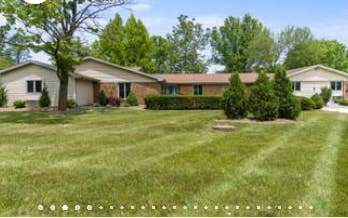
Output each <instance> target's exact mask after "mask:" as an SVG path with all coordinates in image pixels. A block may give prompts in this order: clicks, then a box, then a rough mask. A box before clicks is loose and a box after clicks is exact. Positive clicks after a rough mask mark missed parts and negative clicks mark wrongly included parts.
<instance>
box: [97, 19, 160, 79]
mask: <svg viewBox="0 0 348 218" xmlns="http://www.w3.org/2000/svg"><path fill="white" fill-rule="evenodd" d="M152 52H153V41H152V40H151V38H150V36H149V34H148V31H147V29H146V27H145V26H144V24H143V23H142V21H141V20H137V19H136V18H135V17H134V16H133V15H131V16H130V18H129V19H128V20H127V22H126V24H125V25H124V24H123V20H122V18H121V16H120V15H119V14H116V16H115V18H114V19H113V20H111V21H110V22H109V23H108V24H107V26H106V27H105V29H104V31H103V32H102V34H101V35H100V37H99V39H98V40H97V41H96V42H94V44H93V46H92V52H91V53H92V55H93V56H96V57H99V58H102V59H104V60H107V61H110V62H113V63H115V64H119V65H122V66H127V67H134V66H139V67H141V68H142V69H143V70H144V71H145V72H153V71H154V67H153V65H152V62H151V58H152Z"/></svg>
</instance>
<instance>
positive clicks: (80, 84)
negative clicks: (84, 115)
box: [76, 80, 94, 106]
mask: <svg viewBox="0 0 348 218" xmlns="http://www.w3.org/2000/svg"><path fill="white" fill-rule="evenodd" d="M76 102H77V104H78V105H79V106H85V105H92V104H93V103H94V102H93V82H90V81H84V80H77V81H76Z"/></svg>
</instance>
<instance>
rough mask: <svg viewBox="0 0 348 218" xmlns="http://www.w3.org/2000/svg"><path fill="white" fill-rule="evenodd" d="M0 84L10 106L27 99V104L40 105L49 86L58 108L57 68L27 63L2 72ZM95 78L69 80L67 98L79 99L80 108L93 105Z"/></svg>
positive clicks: (76, 77)
mask: <svg viewBox="0 0 348 218" xmlns="http://www.w3.org/2000/svg"><path fill="white" fill-rule="evenodd" d="M0 82H1V83H2V84H3V85H4V86H5V88H6V91H7V96H8V105H10V106H12V105H13V102H14V101H16V100H24V101H26V102H27V105H29V106H31V105H32V106H34V105H37V103H38V100H39V98H40V96H41V91H42V89H43V87H44V86H47V89H48V92H49V95H50V98H51V101H52V106H57V105H58V96H59V80H58V77H57V74H56V68H55V67H54V66H51V65H48V64H44V63H41V62H37V61H28V62H25V63H23V64H19V65H17V66H14V67H10V68H7V69H4V70H1V71H0ZM96 82H97V81H96V80H95V79H93V78H87V77H83V76H77V75H74V74H72V75H71V76H70V78H69V87H68V97H69V98H72V99H76V100H77V103H78V104H79V105H89V104H92V103H93V101H94V99H93V92H92V93H91V92H90V90H89V89H90V87H92V88H93V84H96Z"/></svg>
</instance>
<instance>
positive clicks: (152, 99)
mask: <svg viewBox="0 0 348 218" xmlns="http://www.w3.org/2000/svg"><path fill="white" fill-rule="evenodd" d="M221 99H222V97H221V96H207V95H148V96H146V97H145V99H144V100H145V105H146V108H147V109H154V110H194V109H205V110H207V109H210V110H215V109H221Z"/></svg>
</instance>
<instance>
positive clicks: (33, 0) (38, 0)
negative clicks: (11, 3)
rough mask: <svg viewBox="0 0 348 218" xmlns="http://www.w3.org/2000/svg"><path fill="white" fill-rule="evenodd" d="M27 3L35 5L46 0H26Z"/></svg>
mask: <svg viewBox="0 0 348 218" xmlns="http://www.w3.org/2000/svg"><path fill="white" fill-rule="evenodd" d="M24 1H25V2H26V3H29V4H33V5H38V4H41V3H43V2H44V1H46V0H24Z"/></svg>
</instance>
